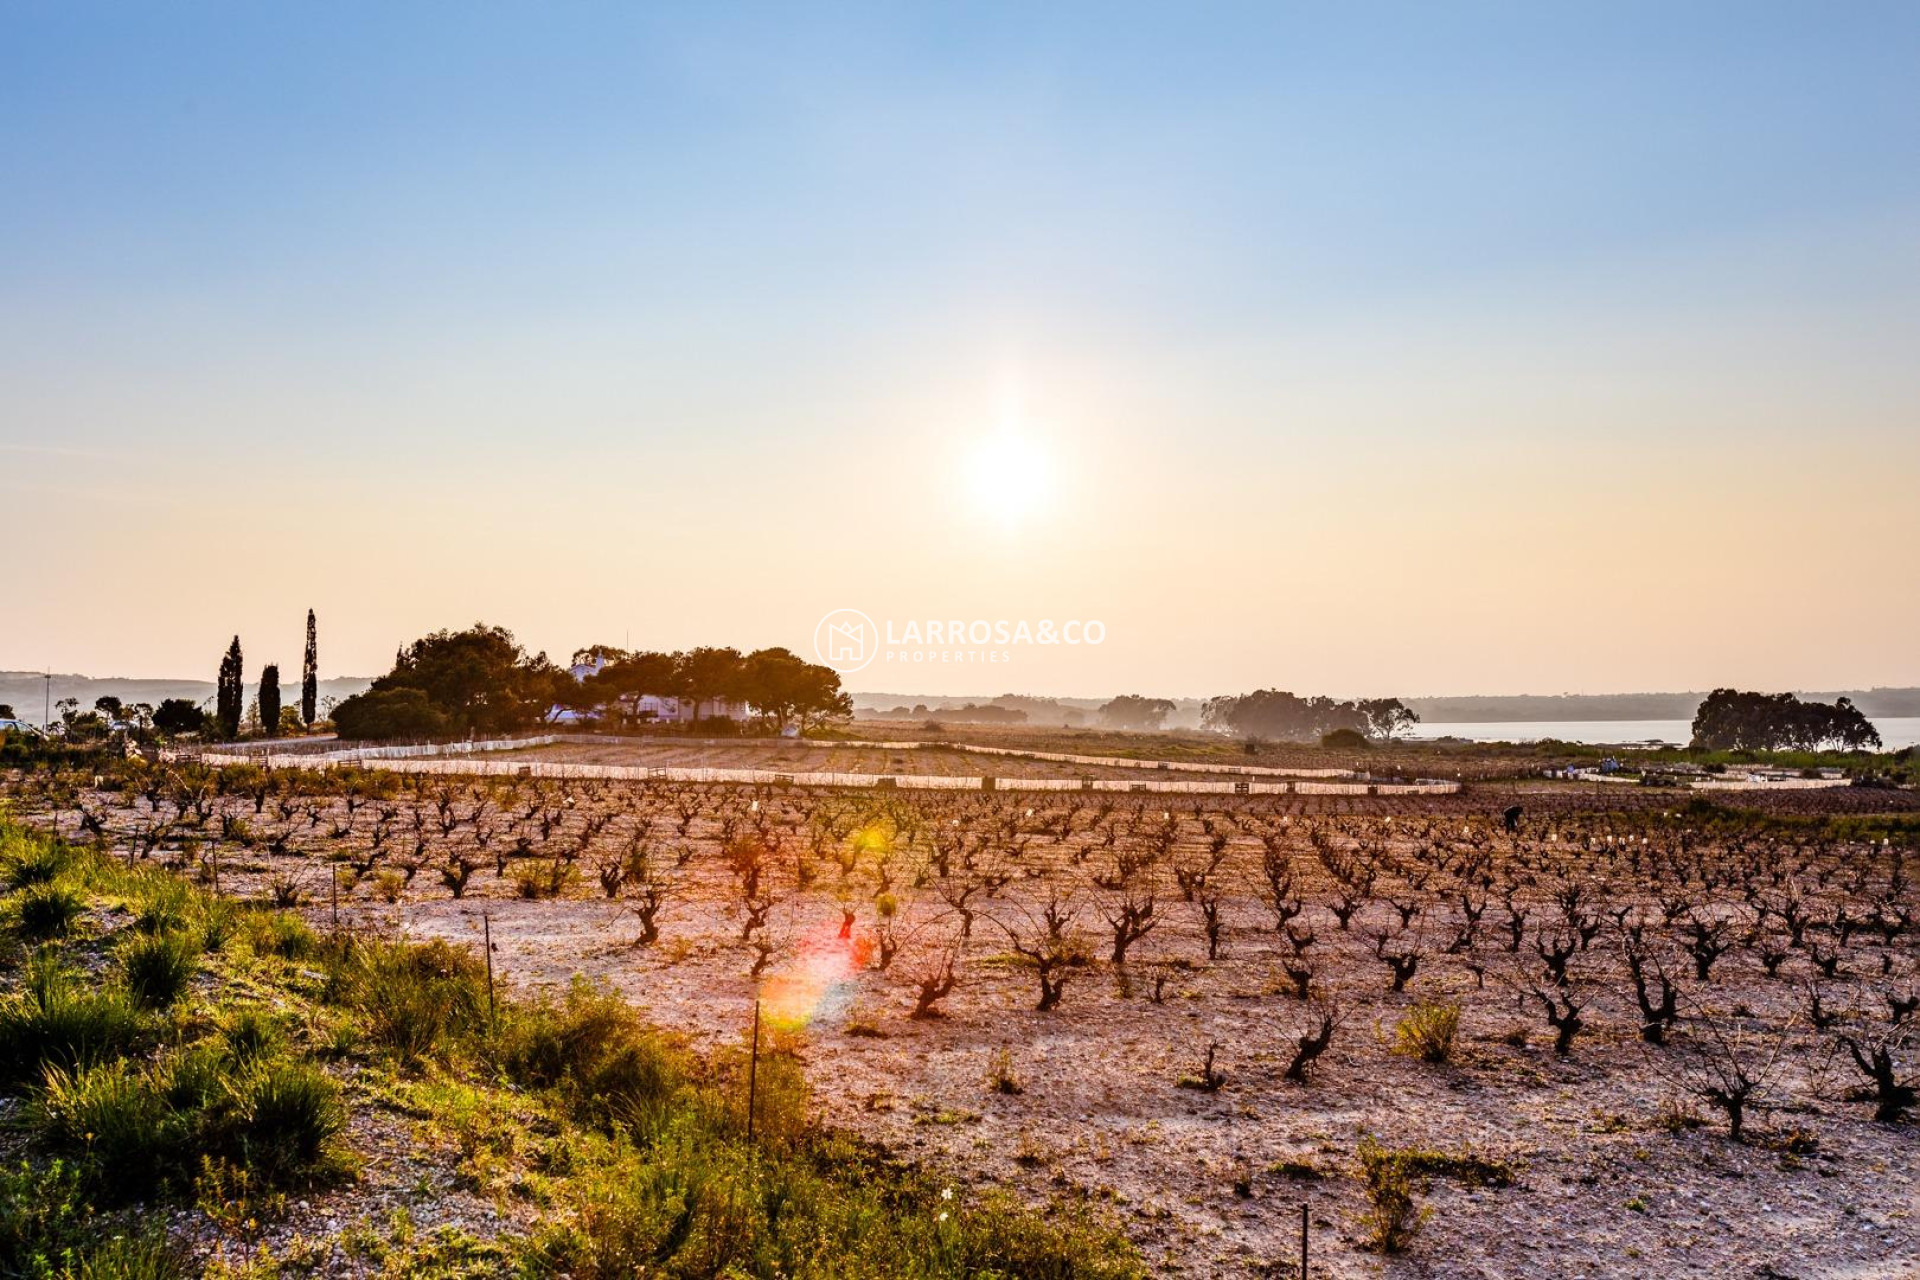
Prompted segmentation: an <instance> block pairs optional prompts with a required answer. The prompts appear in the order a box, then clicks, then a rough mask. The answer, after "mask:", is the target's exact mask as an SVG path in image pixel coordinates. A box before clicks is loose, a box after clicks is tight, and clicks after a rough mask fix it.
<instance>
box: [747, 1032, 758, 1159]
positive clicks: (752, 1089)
mask: <svg viewBox="0 0 1920 1280" xmlns="http://www.w3.org/2000/svg"><path fill="white" fill-rule="evenodd" d="M759 1089H760V1002H759V1001H758V1000H755V1001H754V1002H753V1053H752V1054H751V1055H750V1056H749V1057H748V1059H747V1141H748V1142H752V1141H753V1104H754V1096H755V1095H756V1094H757V1093H758V1092H759Z"/></svg>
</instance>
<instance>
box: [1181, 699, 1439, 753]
mask: <svg viewBox="0 0 1920 1280" xmlns="http://www.w3.org/2000/svg"><path fill="white" fill-rule="evenodd" d="M1419 719H1420V717H1419V716H1417V715H1415V714H1414V713H1413V711H1411V710H1410V709H1409V708H1408V707H1407V706H1406V705H1405V704H1403V703H1402V702H1401V701H1400V700H1399V699H1398V698H1368V699H1365V700H1363V701H1358V702H1342V701H1340V700H1339V699H1337V698H1329V697H1326V696H1324V695H1316V696H1314V697H1310V698H1303V697H1300V696H1299V695H1297V694H1292V693H1285V692H1282V691H1281V690H1279V689H1258V690H1255V691H1254V692H1252V693H1243V694H1238V695H1234V694H1227V695H1223V696H1221V697H1218V698H1209V699H1207V701H1206V703H1205V705H1204V706H1202V708H1201V711H1200V723H1201V725H1202V726H1204V727H1206V728H1209V729H1215V730H1219V731H1221V732H1223V733H1236V734H1243V735H1249V736H1256V737H1262V738H1284V739H1287V740H1290V741H1294V742H1318V741H1320V740H1321V739H1323V738H1325V737H1326V736H1327V735H1328V734H1330V733H1334V732H1336V731H1337V730H1341V729H1347V730H1351V731H1352V732H1354V733H1358V734H1363V735H1366V736H1369V737H1375V738H1385V739H1389V740H1390V739H1391V738H1392V737H1393V736H1394V735H1395V734H1397V733H1399V732H1401V731H1403V730H1404V729H1406V728H1407V727H1408V726H1409V725H1413V724H1416V723H1418V722H1419Z"/></svg>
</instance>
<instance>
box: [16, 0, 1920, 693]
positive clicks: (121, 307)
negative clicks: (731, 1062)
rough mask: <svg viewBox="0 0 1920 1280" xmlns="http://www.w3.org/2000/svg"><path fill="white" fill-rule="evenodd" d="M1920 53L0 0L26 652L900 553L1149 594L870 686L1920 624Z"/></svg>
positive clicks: (1363, 11) (1409, 21)
mask: <svg viewBox="0 0 1920 1280" xmlns="http://www.w3.org/2000/svg"><path fill="white" fill-rule="evenodd" d="M1916 66H1920V7H1916V6H1913V5H1910V4H1885V5H1875V4H1867V3H1861V4H1848V5H1838V6H1836V5H1829V4H1817V3H1807V4H1798V5H1778V4H1764V3H1753V2H1744V3H1722V4H1714V3H1699V4H1688V5H1683V6H1676V5H1668V4H1615V5H1605V6H1598V5H1539V4H1531V3H1526V4H1523V3H1511V4H1449V5H1429V4H1411V3H1409V4H1399V5H1386V4H1346V5H1337V6H1335V5H1324V4H1311V5H1308V4H1301V5H1283V4H1273V3H1262V4H1251V5H1208V4H1194V5H1155V6H1137V7H1136V6H1127V5H1122V4H1116V3H1102V4H1095V5H1074V4H1055V5H1045V6H1037V5H1020V4H1004V5H1003V4H965V5H933V4H929V5H905V6H903V5H873V6H841V5H834V4H824V3H823V4H808V5H767V6H734V5H720V4H712V5H707V4H702V5H691V4H689V5H654V6H633V5H612V4H609V5H593V4H586V3H577V4H568V5H525V6H508V5H489V4H474V5H459V6H453V5H445V4H428V3H416V4H351V3H339V4H327V5H258V4H238V3H235V4H217V5H216V4H192V3H179V4H172V5H165V6H159V5H126V6H100V5H90V4H85V3H72V2H61V3H51V2H50V3H32V4H27V3H16V2H14V0H0V509H4V511H5V512H6V515H5V518H4V523H3V524H0V609H3V610H4V619H3V620H0V669H40V668H43V667H51V668H52V669H53V670H56V671H79V672H85V673H89V674H93V675H143V676H181V677H185V676H203V677H207V678H210V677H211V674H212V672H213V671H214V669H215V667H216V665H217V664H218V661H219V658H220V655H221V652H222V650H223V649H224V647H225V645H226V642H227V640H228V638H229V637H231V636H232V635H233V634H235V633H236V632H237V633H238V634H239V635H240V636H241V638H242V641H243V644H244V645H245V646H246V649H247V653H248V656H249V660H250V664H251V669H254V670H257V669H258V666H259V664H260V663H263V662H268V661H277V662H278V663H279V664H280V665H281V667H282V669H283V670H291V669H295V668H297V665H298V663H299V660H300V648H301V642H302V634H303V631H302V629H303V625H304V620H305V615H306V610H307V609H308V608H309V607H311V608H314V609H315V610H316V611H317V612H318V614H319V617H320V631H321V668H322V672H323V674H326V675H329V676H331V675H357V674H373V673H376V672H378V671H381V670H384V669H385V668H386V666H387V665H388V664H389V662H390V661H391V656H392V653H393V651H394V649H395V648H396V647H397V646H398V645H400V644H402V643H404V642H406V641H408V640H411V639H412V638H414V637H416V636H418V635H421V634H423V633H425V632H427V631H431V630H434V629H437V628H441V627H459V626H463V625H466V624H468V623H471V622H473V621H475V620H479V619H484V620H486V621H488V622H491V623H498V624H501V625H505V626H508V627H510V628H511V629H512V630H513V631H514V632H515V633H516V635H518V636H519V637H520V639H521V640H522V641H523V642H525V643H526V644H527V645H528V647H529V648H533V649H544V650H546V651H548V652H550V653H552V654H554V655H556V656H565V655H566V654H569V653H570V652H571V651H572V650H573V649H574V648H576V647H578V646H581V645H585V644H589V643H595V642H604V643H612V644H619V645H631V646H633V647H646V648H662V649H676V648H682V647H686V646H689V645H696V644H733V645H737V646H740V647H742V648H754V647H760V646H764V645H785V646H787V647H789V648H792V649H794V650H796V651H797V652H801V653H802V654H803V655H804V656H809V657H811V656H812V653H811V637H812V636H813V634H814V631H815V627H816V623H817V622H818V620H819V619H820V618H821V617H822V615H824V614H825V613H827V612H828V611H830V610H836V609H845V608H854V609H858V610H860V611H862V612H863V613H865V614H866V615H868V616H869V617H870V618H872V619H873V620H874V622H875V625H876V628H878V627H883V626H885V625H887V624H889V623H891V624H892V625H893V626H894V627H895V628H896V630H901V629H904V623H905V622H907V621H912V620H926V619H936V620H943V621H944V620H961V621H972V620H984V621H997V620H1009V621H1022V620H1026V621H1030V622H1034V623H1037V622H1039V621H1042V620H1054V621H1065V620H1080V621H1087V620H1097V621H1098V622H1099V623H1100V624H1101V625H1102V627H1103V630H1104V639H1103V640H1102V641H1101V642H1100V643H1099V644H1097V645H1088V644H1082V645H1078V646H1066V645H1052V646H1047V645H1015V646H1010V647H1007V648H1004V649H1002V648H999V647H998V646H992V645H989V646H987V647H986V648H985V649H972V648H969V649H968V650H963V651H962V652H968V653H971V654H973V655H975V656H973V657H971V658H968V659H966V660H955V659H954V658H953V657H952V656H951V651H950V650H948V651H946V652H947V653H948V656H947V658H946V659H945V660H940V658H939V656H938V654H939V652H940V651H939V650H935V651H934V652H926V651H917V652H919V658H918V660H916V659H914V658H913V657H912V655H911V654H908V653H906V652H905V651H904V650H902V651H901V652H900V653H898V654H896V653H894V652H893V651H892V650H889V651H888V654H887V656H886V661H885V662H876V663H874V664H872V665H870V666H869V667H868V668H866V669H863V670H862V671H860V672H859V673H857V674H854V675H850V676H849V677H848V679H847V683H848V685H849V686H850V687H851V688H854V689H856V690H859V689H873V690H889V691H893V690H904V691H911V692H925V693H930V694H960V693H984V694H992V693H1000V692H1034V693H1054V694H1060V695H1073V696H1104V695H1107V694H1111V693H1116V692H1122V691H1132V692H1142V693H1148V694H1158V695H1165V696H1206V695H1211V694H1215V693H1224V692H1238V691H1243V690H1246V689H1251V688H1256V687H1268V686H1273V687H1279V688H1285V689H1291V690H1294V691H1297V692H1302V693H1308V692H1322V691H1324V692H1332V693H1340V694H1349V695H1351V694H1400V695H1421V694H1445V693H1453V694H1466V693H1519V692H1541V693H1554V692H1562V691H1570V692H1608V691H1623V690H1636V689H1703V688H1710V687H1715V686H1719V685H1741V686H1745V687H1755V688H1764V689H1785V688H1802V689H1805V688H1845V687H1864V686H1871V685H1899V684H1920V646H1916V645H1915V643H1914V640H1913V637H1914V635H1915V634H1916V632H1917V631H1920V572H1916V568H1915V561H1914V555H1913V550H1914V547H1915V546H1916V545H1920V536H1917V535H1920V503H1917V502H1916V495H1920V423H1917V422H1916V408H1917V406H1920V360H1917V359H1915V358H1914V353H1915V352H1916V351H1920V76H1916V75H1915V74H1914V68H1915V67H1916ZM994 654H998V655H999V657H998V659H996V660H989V659H990V658H992V656H993V655H994ZM980 655H986V656H985V657H982V656H980ZM889 664H891V665H889Z"/></svg>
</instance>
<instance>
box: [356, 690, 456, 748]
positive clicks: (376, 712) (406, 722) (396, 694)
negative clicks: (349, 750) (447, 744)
mask: <svg viewBox="0 0 1920 1280" xmlns="http://www.w3.org/2000/svg"><path fill="white" fill-rule="evenodd" d="M333 727H334V731H335V732H336V733H338V734H339V735H340V736H341V737H342V738H353V739H362V738H365V739H374V740H385V739H389V738H435V737H440V736H441V735H443V734H445V733H446V732H447V729H448V720H447V717H446V716H445V715H443V714H442V713H441V712H440V710H439V709H438V708H436V707H435V706H434V705H433V703H432V702H431V701H430V700H429V699H428V697H427V694H426V692H425V691H424V690H421V689H409V688H399V689H370V690H368V691H367V692H366V693H361V694H356V695H354V696H353V697H351V698H348V699H347V700H346V701H345V702H342V703H341V704H340V705H339V706H337V707H335V708H334V709H333Z"/></svg>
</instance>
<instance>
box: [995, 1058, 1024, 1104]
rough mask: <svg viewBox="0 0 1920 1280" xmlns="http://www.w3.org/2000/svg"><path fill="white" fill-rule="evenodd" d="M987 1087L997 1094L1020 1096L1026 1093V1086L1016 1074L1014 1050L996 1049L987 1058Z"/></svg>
mask: <svg viewBox="0 0 1920 1280" xmlns="http://www.w3.org/2000/svg"><path fill="white" fill-rule="evenodd" d="M987 1087H988V1088H990V1089H992V1090H993V1091H994V1092H995V1093H1005V1094H1009V1095H1011V1094H1018V1093H1024V1092H1026V1086H1024V1085H1022V1084H1021V1083H1020V1077H1019V1076H1017V1075H1015V1074H1014V1070H1013V1050H1011V1049H1006V1048H1000V1049H995V1050H994V1051H993V1052H992V1054H990V1055H988V1057H987Z"/></svg>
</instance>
